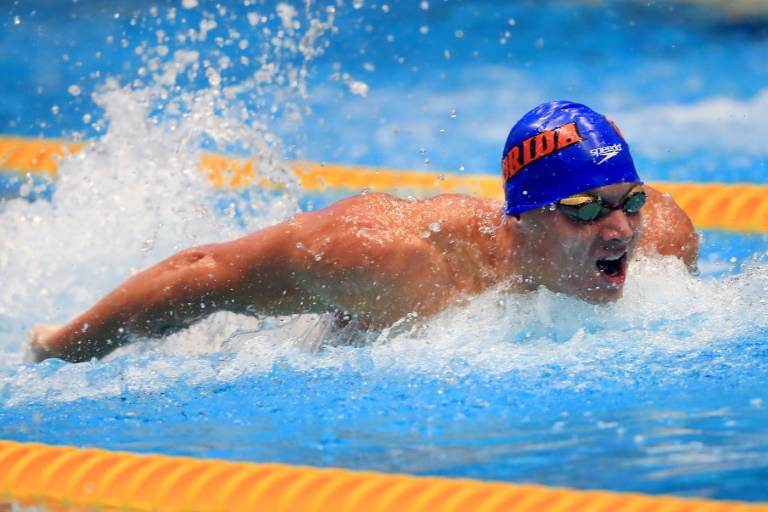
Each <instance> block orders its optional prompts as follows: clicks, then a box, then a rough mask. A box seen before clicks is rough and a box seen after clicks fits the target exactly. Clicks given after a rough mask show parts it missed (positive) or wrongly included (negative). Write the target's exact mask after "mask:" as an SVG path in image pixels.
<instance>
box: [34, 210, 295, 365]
mask: <svg viewBox="0 0 768 512" xmlns="http://www.w3.org/2000/svg"><path fill="white" fill-rule="evenodd" d="M286 231H287V223H284V224H280V225H277V226H273V227H271V228H267V229H265V230H261V231H259V232H257V233H254V234H252V235H249V236H247V237H244V238H241V239H238V240H234V241H232V242H227V243H223V244H211V245H207V246H202V247H196V248H191V249H187V250H184V251H182V252H180V253H177V254H175V255H173V256H171V257H169V258H168V259H166V260H164V261H162V262H160V263H158V264H157V265H155V266H153V267H151V268H149V269H147V270H144V271H143V272H140V273H138V274H136V275H135V276H133V277H131V278H130V279H128V280H126V281H125V282H124V283H123V284H121V285H120V286H119V287H118V288H117V289H115V290H114V291H112V292H111V293H109V294H108V295H107V296H105V297H104V298H103V299H101V300H100V301H99V302H97V303H96V304H95V305H94V306H93V307H91V308H90V309H88V310H87V311H85V312H84V313H82V314H81V315H79V316H77V317H75V318H74V319H72V320H71V321H70V322H68V323H67V324H65V325H63V326H61V327H60V328H57V329H51V328H50V327H48V326H43V327H41V328H37V329H34V330H33V331H32V340H31V341H32V346H31V348H32V351H33V353H34V355H35V357H36V359H37V360H42V359H46V358H50V357H58V358H61V359H65V360H68V361H85V360H89V359H91V358H93V357H101V356H104V355H106V354H108V353H109V352H111V351H112V350H114V349H115V348H117V347H118V346H120V345H124V344H126V343H128V342H130V341H131V340H132V339H134V338H135V337H137V336H141V337H150V338H160V337H162V336H164V335H167V334H169V333H171V332H175V331H178V330H181V329H183V328H185V327H188V326H189V325H191V324H193V323H194V322H196V321H197V320H199V319H201V318H203V317H205V316H208V315H210V314H212V313H214V312H216V311H221V310H229V311H236V312H246V313H247V312H251V313H260V312H266V313H269V314H281V313H284V312H296V311H292V308H293V307H294V304H292V303H291V301H292V300H294V299H296V297H295V295H296V293H298V290H297V288H296V287H295V286H293V284H292V283H291V278H290V272H289V270H288V262H287V259H286V258H285V257H283V256H284V252H285V250H284V249H285V246H286V242H285V240H286V237H285V232H286ZM306 302H309V301H306Z"/></svg>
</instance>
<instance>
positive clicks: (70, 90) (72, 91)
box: [67, 84, 83, 96]
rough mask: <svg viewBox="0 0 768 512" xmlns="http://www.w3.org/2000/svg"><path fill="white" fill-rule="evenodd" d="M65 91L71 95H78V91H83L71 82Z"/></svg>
mask: <svg viewBox="0 0 768 512" xmlns="http://www.w3.org/2000/svg"><path fill="white" fill-rule="evenodd" d="M67 92H68V93H69V94H71V95H72V96H80V93H81V92H83V91H82V89H81V88H80V86H79V85H77V84H72V85H70V86H69V87H67Z"/></svg>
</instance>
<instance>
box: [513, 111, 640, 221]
mask: <svg viewBox="0 0 768 512" xmlns="http://www.w3.org/2000/svg"><path fill="white" fill-rule="evenodd" d="M501 171H502V176H503V178H504V195H505V196H506V200H507V202H506V206H505V208H504V212H505V213H506V214H507V215H515V214H518V213H521V212H524V211H526V210H530V209H533V208H537V207H539V206H544V205H548V204H551V203H554V202H556V201H559V200H560V199H563V198H566V197H568V196H572V195H573V194H578V193H579V192H584V191H585V190H590V189H593V188H597V187H602V186H604V185H611V184H613V183H624V182H638V183H640V178H639V177H638V176H637V171H636V170H635V164H634V163H633V162H632V155H630V154H629V146H628V145H627V142H626V141H625V140H624V137H623V136H622V135H621V132H619V129H618V128H616V125H614V124H613V122H612V121H610V120H609V119H607V118H606V117H605V116H603V115H602V114H598V113H597V112H595V111H594V110H592V109H591V108H589V107H587V106H585V105H581V104H580V103H572V102H570V101H553V102H552V103H544V104H542V105H539V106H538V107H536V108H534V109H533V110H531V111H530V112H528V113H527V114H526V115H525V116H523V118H522V119H520V121H518V122H517V124H516V125H515V126H513V127H512V130H511V131H510V132H509V137H507V144H506V145H505V146H504V154H503V155H502V161H501Z"/></svg>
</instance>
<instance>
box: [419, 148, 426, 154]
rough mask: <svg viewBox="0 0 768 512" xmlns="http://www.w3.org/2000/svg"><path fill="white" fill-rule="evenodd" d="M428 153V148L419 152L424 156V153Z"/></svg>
mask: <svg viewBox="0 0 768 512" xmlns="http://www.w3.org/2000/svg"><path fill="white" fill-rule="evenodd" d="M426 152H427V149H426V148H421V149H420V150H419V153H421V154H422V155H423V154H424V153H426Z"/></svg>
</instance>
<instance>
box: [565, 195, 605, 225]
mask: <svg viewBox="0 0 768 512" xmlns="http://www.w3.org/2000/svg"><path fill="white" fill-rule="evenodd" d="M604 208H605V207H604V206H603V205H602V204H601V203H600V202H599V201H598V200H597V199H595V200H593V201H588V202H586V203H582V204H580V205H578V206H572V207H571V208H569V209H568V210H566V212H567V213H570V214H571V215H572V216H574V217H576V218H577V219H580V220H595V219H596V218H598V217H599V216H600V215H601V214H602V213H603V209H604ZM605 210H606V211H610V210H608V209H607V208H605Z"/></svg>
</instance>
